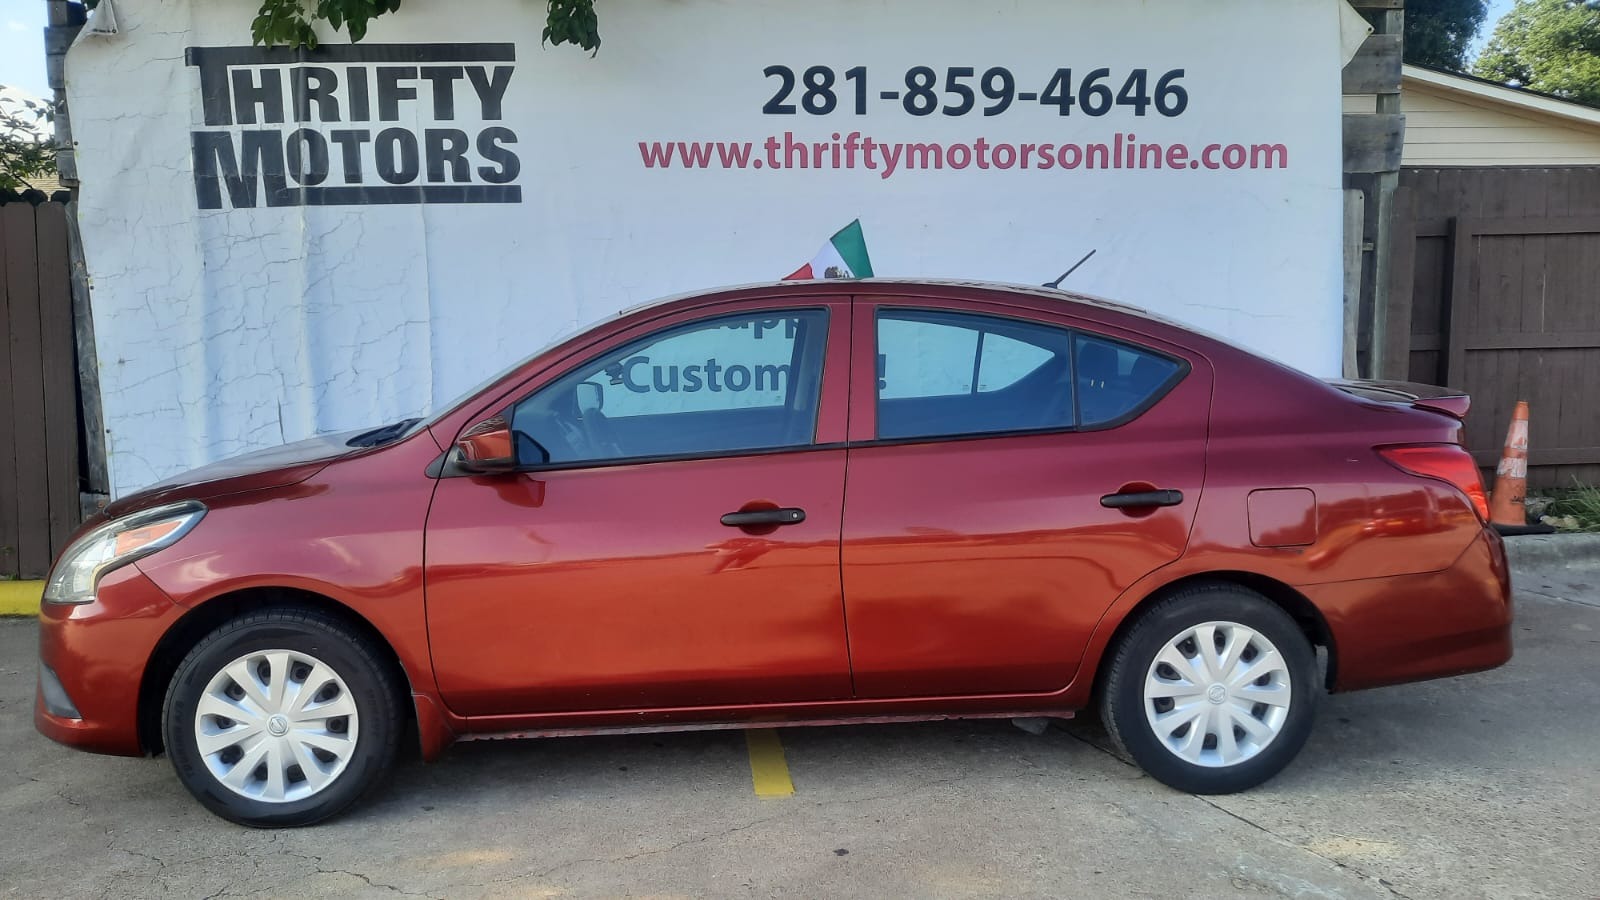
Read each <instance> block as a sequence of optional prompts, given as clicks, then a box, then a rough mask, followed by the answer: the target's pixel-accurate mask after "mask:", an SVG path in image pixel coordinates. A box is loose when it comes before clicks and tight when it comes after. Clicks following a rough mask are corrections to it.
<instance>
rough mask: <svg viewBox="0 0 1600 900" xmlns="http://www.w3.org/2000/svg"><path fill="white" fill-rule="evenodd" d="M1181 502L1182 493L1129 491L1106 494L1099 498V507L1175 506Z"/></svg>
mask: <svg viewBox="0 0 1600 900" xmlns="http://www.w3.org/2000/svg"><path fill="white" fill-rule="evenodd" d="M1182 502H1183V491H1130V492H1128V493H1125V494H1107V495H1105V496H1104V497H1101V498H1100V505H1101V506H1104V507H1105V508H1106V509H1137V508H1139V507H1146V506H1177V505H1178V504H1180V503H1182Z"/></svg>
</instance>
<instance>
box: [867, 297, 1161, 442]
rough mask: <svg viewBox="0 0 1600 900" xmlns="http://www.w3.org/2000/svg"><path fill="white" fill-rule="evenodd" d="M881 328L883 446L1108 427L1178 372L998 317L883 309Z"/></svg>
mask: <svg viewBox="0 0 1600 900" xmlns="http://www.w3.org/2000/svg"><path fill="white" fill-rule="evenodd" d="M877 328H878V398H877V399H878V437H879V438H880V439H904V438H922V437H957V436H962V435H975V434H1000V433H1007V432H1028V431H1050V430H1066V429H1070V428H1075V427H1076V428H1093V427H1096V426H1105V425H1113V424H1117V423H1119V422H1121V421H1122V420H1124V419H1126V418H1128V417H1129V416H1130V415H1131V414H1134V413H1136V412H1138V411H1140V410H1141V409H1143V408H1144V407H1146V406H1148V405H1149V404H1150V402H1151V401H1152V400H1154V398H1155V397H1157V396H1158V395H1159V394H1160V393H1162V392H1163V391H1165V390H1166V389H1167V388H1169V387H1171V386H1172V384H1173V383H1174V382H1175V381H1176V380H1177V378H1178V376H1179V375H1180V374H1181V372H1182V369H1183V364H1182V363H1180V362H1178V361H1176V360H1173V359H1170V358H1168V357H1165V356H1162V355H1160V354H1158V353H1156V352H1154V351H1151V350H1145V349H1141V348H1139V347H1134V346H1131V345H1129V344H1124V343H1121V342H1119V341H1113V340H1109V339H1106V338H1100V337H1094V336H1091V335H1087V334H1082V333H1076V332H1073V331H1071V330H1069V329H1066V328H1057V327H1054V326H1050V325H1043V324H1039V323H1037V322H1024V321H1020V320H1017V319H1007V318H1001V317H998V316H976V315H970V314H966V313H946V312H934V311H928V310H880V311H879V313H878V325H877Z"/></svg>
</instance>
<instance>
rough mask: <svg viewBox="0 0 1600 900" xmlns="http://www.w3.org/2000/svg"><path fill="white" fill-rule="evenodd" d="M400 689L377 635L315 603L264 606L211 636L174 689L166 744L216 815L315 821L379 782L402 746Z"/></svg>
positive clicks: (256, 821) (261, 822)
mask: <svg viewBox="0 0 1600 900" xmlns="http://www.w3.org/2000/svg"><path fill="white" fill-rule="evenodd" d="M398 698H399V691H398V689H397V686H396V684H395V678H394V676H393V675H392V674H391V673H390V669H389V667H388V666H386V665H385V664H384V662H383V660H382V659H381V658H380V657H379V656H378V654H377V652H376V650H375V648H374V647H373V645H372V642H371V641H369V640H367V639H366V638H364V637H363V636H361V635H360V634H358V633H357V632H356V631H355V630H353V629H352V628H350V627H349V626H348V625H346V624H345V623H343V622H341V621H339V620H338V619H336V618H333V617H331V616H328V615H325V614H323V613H321V612H318V611H315V610H307V609H269V610H261V611H257V612H253V613H249V614H247V615H244V616H241V617H240V618H237V619H234V620H233V621H230V622H228V623H227V624H225V625H223V626H222V627H220V628H218V629H217V630H216V631H214V632H212V633H211V634H210V635H208V636H207V637H206V638H205V639H204V640H202V641H201V642H200V643H199V644H197V645H196V646H195V647H194V649H193V650H191V651H190V652H189V654H188V655H187V656H186V657H185V658H184V660H183V662H182V663H180V664H179V665H178V670H177V672H176V673H175V674H174V675H173V678H172V682H171V685H170V687H169V688H168V690H167V698H166V705H165V709H164V715H163V719H164V727H165V738H166V749H167V755H168V756H169V757H171V759H172V764H173V767H174V768H175V769H176V770H177V773H178V778H179V779H180V780H181V781H182V782H183V784H184V786H185V787H187V788H188V789H189V791H190V792H191V793H193V794H194V796H195V797H196V798H197V799H199V801H200V802H201V803H202V804H204V805H205V806H206V808H208V809H210V810H211V811H212V812H214V813H216V814H217V815H220V816H222V817H223V818H226V819H229V820H232V821H234V822H238V823H240V824H242V825H252V826H257V827H281V826H293V825H307V824H310V823H313V822H316V821H319V820H321V819H324V818H327V817H328V816H331V815H333V814H335V813H337V812H339V811H340V810H342V809H344V808H345V807H347V806H349V805H350V804H351V803H354V802H355V801H356V800H357V799H359V798H360V797H361V796H362V795H363V794H365V793H366V792H367V791H368V790H369V789H371V788H372V787H373V786H374V785H375V784H376V783H377V782H378V781H379V780H380V779H381V778H382V776H383V774H384V772H385V771H386V770H387V769H388V768H389V766H390V764H391V763H392V762H393V760H394V757H395V752H396V749H397V746H398V742H399V736H400V731H401V715H400V705H399V699H398Z"/></svg>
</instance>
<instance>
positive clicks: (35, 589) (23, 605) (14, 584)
mask: <svg viewBox="0 0 1600 900" xmlns="http://www.w3.org/2000/svg"><path fill="white" fill-rule="evenodd" d="M43 593H44V582H42V581H0V616H32V615H37V614H38V612H39V595H40V594H43Z"/></svg>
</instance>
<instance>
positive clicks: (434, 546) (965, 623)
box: [35, 281, 1511, 758]
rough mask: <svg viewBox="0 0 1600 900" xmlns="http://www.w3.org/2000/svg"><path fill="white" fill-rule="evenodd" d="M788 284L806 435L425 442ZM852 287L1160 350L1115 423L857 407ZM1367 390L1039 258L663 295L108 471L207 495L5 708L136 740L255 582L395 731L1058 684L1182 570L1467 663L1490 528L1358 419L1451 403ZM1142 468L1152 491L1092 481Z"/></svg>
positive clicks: (870, 333) (1475, 639)
mask: <svg viewBox="0 0 1600 900" xmlns="http://www.w3.org/2000/svg"><path fill="white" fill-rule="evenodd" d="M797 306H804V307H808V308H825V309H827V310H828V311H829V314H830V315H829V318H830V321H831V326H830V329H829V336H828V347H827V359H826V364H825V369H824V374H823V383H822V388H821V408H820V410H819V412H818V424H817V430H816V434H815V440H814V444H813V445H812V446H811V447H809V448H803V449H799V450H794V451H786V452H765V453H751V454H748V455H734V456H730V457H727V458H719V459H680V460H672V461H664V462H651V463H636V464H630V465H614V466H604V467H594V468H573V469H567V470H560V471H545V472H537V473H507V474H501V475H474V476H468V477H446V478H436V477H434V473H436V469H435V468H431V467H433V466H434V464H435V463H436V461H437V460H438V459H439V457H440V456H441V451H442V449H443V448H448V447H450V446H451V444H452V442H453V441H454V440H455V439H456V438H457V437H458V436H459V435H460V434H461V433H462V432H463V431H465V430H467V429H468V428H470V427H471V426H473V425H475V424H477V423H479V422H481V421H483V420H485V419H488V418H490V417H492V416H494V415H496V414H498V413H500V412H502V411H503V410H504V409H505V408H506V407H507V406H508V404H510V403H511V402H513V401H515V400H517V399H519V398H521V397H523V396H525V395H526V394H528V393H529V392H531V391H533V390H534V389H536V388H538V387H539V386H541V385H543V384H546V383H548V382H550V381H552V380H553V379H554V378H556V377H557V376H559V375H561V374H563V373H564V372H565V371H566V370H567V369H568V368H569V367H570V366H572V365H575V364H577V363H580V362H582V361H584V360H586V359H589V358H591V357H592V356H594V355H595V354H597V353H599V352H601V351H603V350H606V349H610V348H614V347H618V346H620V345H621V344H624V343H626V342H628V341H631V340H634V339H636V338H639V337H641V336H643V335H647V334H649V333H651V332H653V331H655V330H657V329H660V328H662V327H664V326H668V325H673V324H678V323H684V322H692V321H695V320H699V319H704V318H708V317H711V316H714V315H717V314H726V313H728V312H739V311H745V310H758V309H764V308H767V309H778V308H782V309H789V308H795V307H797ZM880 307H883V308H890V307H915V308H918V309H944V310H960V311H967V312H986V313H989V314H996V315H1001V316H1007V317H1012V318H1020V319H1028V320H1036V321H1039V322H1045V323H1054V324H1058V325H1063V326H1070V327H1073V328H1076V329H1080V330H1082V331H1085V332H1089V333H1093V334H1098V335H1102V336H1106V337H1110V338H1115V339H1119V340H1122V341H1124V342H1127V343H1131V344H1135V345H1140V346H1143V347H1147V348H1152V349H1155V350H1158V351H1160V352H1161V353H1164V354H1166V355H1167V356H1169V357H1171V358H1173V359H1177V360H1181V361H1183V362H1184V363H1186V364H1187V366H1188V370H1187V373H1186V374H1184V375H1183V377H1182V380H1181V381H1179V382H1178V383H1177V385H1176V386H1175V387H1173V388H1172V389H1171V390H1170V391H1169V392H1168V393H1166V394H1165V395H1164V396H1162V397H1161V399H1160V400H1159V401H1158V402H1156V403H1155V404H1154V405H1153V406H1152V407H1150V408H1149V409H1147V410H1145V411H1144V412H1143V413H1142V414H1140V415H1139V416H1137V417H1136V418H1134V419H1133V420H1132V421H1129V422H1126V423H1123V424H1121V425H1117V426H1115V427H1109V428H1104V429H1100V430H1084V431H1065V432H1057V433H1035V434H1021V435H994V436H982V437H973V438H965V439H937V440H910V441H886V442H880V441H877V440H876V439H875V436H876V434H877V431H876V422H875V421H874V415H875V408H874V403H873V402H872V398H873V396H874V394H873V389H874V385H873V381H874V378H875V377H876V370H875V368H874V362H875V354H876V348H875V345H874V334H875V331H874V321H875V318H874V317H875V315H876V313H877V310H878V309H879V308H880ZM1385 390H1389V391H1390V393H1389V394H1385V393H1383V392H1382V391H1377V392H1360V391H1343V390H1339V389H1336V388H1335V387H1332V386H1329V385H1327V384H1323V383H1321V382H1319V381H1316V380H1315V379H1312V378H1309V377H1307V376H1305V375H1303V374H1301V373H1299V372H1295V371H1293V370H1290V369H1287V368H1284V367H1282V366H1279V365H1277V364H1275V363H1272V362H1268V361H1266V360H1263V359H1261V358H1259V357H1256V356H1253V355H1251V354H1249V353H1246V352H1245V351H1242V350H1240V349H1238V348H1235V347H1232V346H1230V345H1228V344H1226V343H1224V342H1222V341H1219V340H1217V339H1214V338H1210V337H1206V336H1202V335H1198V334H1195V333H1193V332H1191V331H1188V330H1186V329H1184V328H1182V327H1180V326H1178V325H1176V324H1174V323H1170V322H1166V321H1163V320H1160V319H1158V318H1154V317H1151V316H1147V315H1144V314H1141V313H1139V312H1138V311H1136V310H1132V309H1130V308H1128V307H1123V306H1120V305H1117V304H1112V303H1108V302H1104V301H1096V300H1092V299H1089V298H1082V297H1074V296H1071V295H1067V294H1064V293H1061V292H1056V291H1045V290H1039V289H1026V288H1010V287H1003V286H995V285H978V284H953V283H926V282H893V281H865V282H824V283H795V284H780V285H765V286H758V287H750V288H741V289H730V290H725V291H717V292H711V293H707V294H703V295H698V296H693V297H688V298H683V299H677V300H672V301H668V302H664V303H662V304H657V305H655V306H651V307H648V308H645V309H642V310H639V311H636V312H632V313H630V314H627V315H624V316H621V317H618V318H616V319H613V320H611V321H608V322H606V323H603V324H602V325H600V326H597V327H596V328H594V329H592V330H590V331H588V332H586V333H584V334H581V335H579V336H577V337H574V338H572V339H570V340H568V341H566V342H565V343H563V344H560V345H558V346H556V347H554V348H552V349H550V350H548V351H545V352H543V353H541V354H539V355H538V356H536V357H534V358H533V359H531V360H529V361H528V362H526V363H525V364H523V365H521V366H519V367H517V368H516V369H514V370H513V371H511V372H510V373H508V374H507V375H505V376H504V377H503V378H500V379H498V380H497V381H495V382H494V383H493V384H492V385H490V386H489V387H487V388H485V389H483V390H482V391H480V392H478V393H477V394H476V395H474V396H472V397H471V398H470V399H468V400H466V401H464V402H462V403H460V404H458V405H457V406H455V407H454V408H452V409H448V410H446V411H444V412H443V413H442V414H441V415H438V416H437V417H435V418H434V419H432V420H430V421H428V422H427V423H425V425H424V426H422V427H418V428H415V429H413V430H412V431H411V433H409V434H408V435H407V436H405V437H403V438H402V439H400V440H398V441H395V442H393V443H390V444H387V445H384V446H380V447H376V448H351V447H348V446H345V445H344V443H343V441H342V440H337V439H321V440H316V441H311V442H303V443H301V444H297V445H290V446H288V447H284V448H280V449H278V450H274V451H267V452H266V453H265V454H259V455H255V456H253V457H243V458H240V459H237V460H231V461H228V462H225V463H219V464H217V465H215V466H209V467H206V468H204V469H200V470H196V471H195V472H193V473H189V474H188V475H186V476H182V477H180V478H177V479H174V480H172V481H170V482H166V483H164V484H163V485H159V486H157V487H155V488H152V489H149V490H147V491H145V492H141V493H139V494H135V495H133V496H131V497H128V498H126V499H124V500H121V501H119V502H118V503H116V504H113V505H112V507H111V508H110V509H109V511H108V512H109V513H110V514H111V515H124V514H127V513H129V512H133V511H137V510H140V509H143V508H146V507H149V506H153V505H157V504H159V503H165V502H172V501H175V500H183V499H199V500H202V501H203V502H204V503H205V504H206V506H207V507H208V510H209V511H208V513H207V515H206V517H205V519H204V520H203V521H202V522H201V524H200V525H199V526H197V527H196V528H195V529H194V531H193V532H191V533H190V534H188V535H187V536H185V537H184V538H183V539H181V540H180V541H179V542H178V543H177V544H175V545H173V546H171V547H169V548H167V549H165V550H161V551H159V552H156V553H155V554H153V555H151V556H148V557H146V558H144V559H141V560H139V561H137V562H136V563H133V564H130V565H127V566H124V567H122V568H119V569H116V570H113V571H112V572H111V573H109V574H108V575H106V576H105V577H104V578H103V579H102V581H101V583H100V585H99V589H98V592H97V595H96V598H95V600H94V601H93V602H91V603H87V604H84V605H79V606H61V605H54V604H45V605H44V607H43V610H42V612H41V616H40V619H41V630H40V655H41V661H42V662H43V663H44V664H45V665H47V666H49V667H50V669H51V670H52V671H54V672H55V673H56V675H57V676H58V677H59V679H60V681H61V683H62V685H63V687H64V688H65V690H66V692H67V693H68V694H69V695H70V696H71V698H72V699H73V701H74V702H75V703H76V705H77V707H78V710H79V712H80V713H81V715H82V718H80V719H67V718H62V717H59V716H55V715H52V714H51V713H49V712H48V711H47V710H46V709H45V706H44V703H43V702H42V700H41V701H40V702H39V703H37V704H36V710H35V722H36V724H37V725H38V728H39V729H40V730H41V731H42V732H44V733H45V734H46V735H48V736H50V737H52V738H54V739H56V740H58V741H61V742H63V743H67V744H71V745H75V746H79V747H82V748H84V749H88V750H95V751H100V752H107V753H119V754H138V753H141V752H147V751H150V750H153V749H155V746H156V744H157V740H156V738H155V737H154V736H155V735H157V734H158V733H159V728H158V727H155V726H156V725H157V724H158V721H159V715H160V704H161V698H162V695H163V693H164V691H165V687H166V679H167V678H169V677H170V674H171V672H172V670H173V667H174V666H175V665H176V662H177V660H178V659H179V658H181V656H182V655H183V653H184V652H185V651H186V649H187V647H188V646H189V645H190V644H191V643H192V642H193V641H194V640H196V639H198V638H199V637H200V636H202V635H203V634H204V633H205V632H206V631H208V630H209V629H210V628H212V627H214V626H215V625H216V624H218V623H219V622H221V621H223V620H225V619H226V618H227V617H228V616H229V615H231V614H232V613H233V612H234V611H237V610H239V609H242V608H248V607H249V606H251V605H252V604H258V603H263V602H270V601H272V600H273V599H274V598H279V597H282V596H284V595H285V594H284V592H292V595H293V596H294V597H295V598H297V599H298V600H299V601H300V602H309V603H314V604H320V605H323V606H325V607H329V608H334V609H337V610H339V611H341V612H343V613H344V614H346V615H348V616H352V617H355V618H356V619H358V620H359V621H360V622H362V623H364V624H365V625H366V626H367V627H368V628H369V629H370V632H371V633H372V635H374V636H375V637H376V638H377V639H379V640H381V641H382V642H383V644H384V645H386V646H387V647H388V648H389V650H391V651H392V653H393V656H394V660H395V662H396V664H397V666H398V667H399V668H400V670H401V671H403V673H404V675H405V677H406V678H407V680H408V682H409V685H410V690H411V693H412V697H413V700H414V703H415V707H416V712H417V718H418V725H419V731H420V733H421V739H422V745H423V753H424V756H425V757H427V758H433V757H435V756H437V755H438V754H439V753H440V752H441V751H442V750H443V748H444V747H445V746H447V745H448V744H449V743H450V742H451V741H453V740H456V739H460V738H478V737H496V736H508V735H522V734H557V733H575V732H584V731H592V730H599V729H613V728H614V729H624V730H638V729H659V728H687V727H721V726H728V725H736V724H739V723H747V722H761V723H765V724H797V723H811V722H822V721H845V720H849V721H856V720H860V721H867V720H877V721H897V720H902V719H926V718H943V717H954V716H995V715H1008V714H1018V715H1028V714H1031V715H1069V714H1070V712H1071V711H1072V710H1075V709H1080V708H1083V707H1084V706H1086V705H1087V704H1088V702H1089V700H1090V696H1091V692H1092V690H1093V687H1094V683H1095V676H1096V673H1097V671H1098V669H1099V666H1100V662H1101V659H1102V657H1103V655H1104V654H1105V651H1106V649H1107V647H1108V645H1109V644H1110V642H1111V641H1112V639H1113V638H1114V636H1115V635H1116V634H1117V630H1118V627H1119V626H1120V625H1121V624H1122V623H1123V622H1125V621H1126V620H1127V619H1128V617H1129V615H1130V614H1131V613H1133V612H1134V611H1135V610H1137V609H1139V608H1140V606H1141V604H1144V603H1147V602H1150V601H1151V600H1152V599H1153V598H1156V597H1158V596H1160V595H1161V594H1162V592H1163V591H1165V590H1167V589H1169V588H1171V587H1172V586H1173V585H1175V584H1178V583H1180V582H1185V581H1187V580H1191V579H1196V578H1208V577H1210V578H1225V579H1231V580H1235V581H1239V582H1241V583H1243V584H1245V585H1247V586H1249V587H1252V588H1254V589H1256V590H1258V591H1261V592H1263V593H1265V594H1266V595H1268V596H1269V597H1271V598H1272V599H1274V600H1275V601H1277V602H1279V603H1281V604H1283V605H1285V606H1286V607H1288V608H1289V609H1290V610H1291V612H1293V613H1295V614H1296V615H1297V616H1298V617H1299V618H1300V619H1302V620H1303V622H1304V624H1305V627H1306V628H1307V629H1308V631H1310V632H1311V634H1312V635H1313V636H1314V637H1315V638H1317V639H1318V640H1319V641H1320V642H1322V643H1324V644H1326V645H1327V646H1328V648H1329V658H1330V667H1331V671H1330V681H1331V685H1330V686H1331V687H1332V688H1333V689H1335V690H1349V689H1354V688H1362V687H1371V686H1375V685H1380V684H1389V683H1395V682H1401V681H1412V680H1419V679H1425V678H1434V677H1441V676H1446V675H1454V674H1459V673H1463V672H1469V671H1474V670H1479V669H1484V668H1489V667H1493V666H1496V665H1499V664H1501V663H1503V662H1505V661H1506V660H1507V659H1508V658H1509V657H1510V654H1511V639H1510V621H1511V605H1510V582H1509V575H1508V572H1507V567H1506V562H1505V556H1504V550H1503V547H1502V545H1501V543H1500V539H1499V538H1498V537H1497V536H1496V535H1495V534H1494V532H1493V531H1491V530H1489V529H1488V528H1487V527H1486V526H1485V525H1484V523H1483V522H1482V521H1481V520H1480V518H1479V517H1478V515H1477V514H1476V513H1475V512H1474V510H1473V508H1472V506H1471V503H1470V501H1469V500H1468V499H1467V497H1466V496H1465V495H1464V494H1463V493H1462V491H1461V490H1460V489H1458V488H1457V487H1456V486H1453V485H1452V484H1449V483H1446V482H1445V481H1442V480H1437V479H1433V478H1426V477H1420V476H1418V475H1414V474H1410V473H1407V472H1404V471H1401V470H1400V469H1399V468H1397V467H1396V466H1394V465H1391V464H1390V463H1388V462H1386V461H1385V460H1384V459H1383V458H1382V457H1381V456H1380V455H1379V453H1378V452H1377V451H1376V450H1375V449H1374V448H1375V447H1378V446H1381V445H1394V444H1452V443H1457V442H1458V441H1459V436H1460V428H1461V426H1460V422H1459V421H1458V419H1457V418H1454V417H1452V415H1451V414H1454V415H1456V416H1459V415H1461V414H1464V411H1465V402H1464V401H1456V400H1452V399H1451V398H1450V396H1448V395H1446V394H1443V393H1440V394H1439V395H1438V396H1434V395H1429V396H1419V395H1418V394H1417V393H1413V394H1410V395H1399V394H1396V393H1395V391H1396V390H1397V389H1395V388H1394V386H1387V388H1386V389H1385ZM1423 393H1426V392H1423ZM1357 394H1361V395H1359V396H1358V395H1357ZM1402 398H1403V399H1402ZM1408 401H1409V402H1408ZM1424 407H1426V408H1424ZM1152 489H1162V490H1169V489H1170V490H1179V491H1182V493H1183V498H1184V499H1183V502H1182V503H1180V504H1179V505H1177V506H1172V507H1166V508H1161V509H1156V510H1151V509H1136V510H1121V509H1107V508H1105V507H1103V506H1102V505H1101V504H1100V503H1099V498H1101V497H1102V496H1103V495H1106V494H1109V493H1113V492H1117V491H1130V490H1132V491H1140V490H1152ZM774 506H800V507H804V508H805V509H806V510H807V511H808V518H807V519H806V521H805V522H804V523H802V524H799V525H795V526H790V527H785V528H783V529H781V530H777V531H773V532H771V533H758V532H759V530H756V531H752V530H748V529H738V528H728V527H725V526H723V525H721V524H719V522H718V521H717V518H718V516H719V515H720V514H723V513H727V512H730V511H735V510H741V509H755V508H772V507H774ZM103 520H104V516H100V517H97V518H96V519H95V520H93V521H91V522H90V523H88V524H86V525H85V528H86V529H87V528H88V527H91V526H92V525H94V524H98V522H100V521H103ZM425 548H426V549H425Z"/></svg>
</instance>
